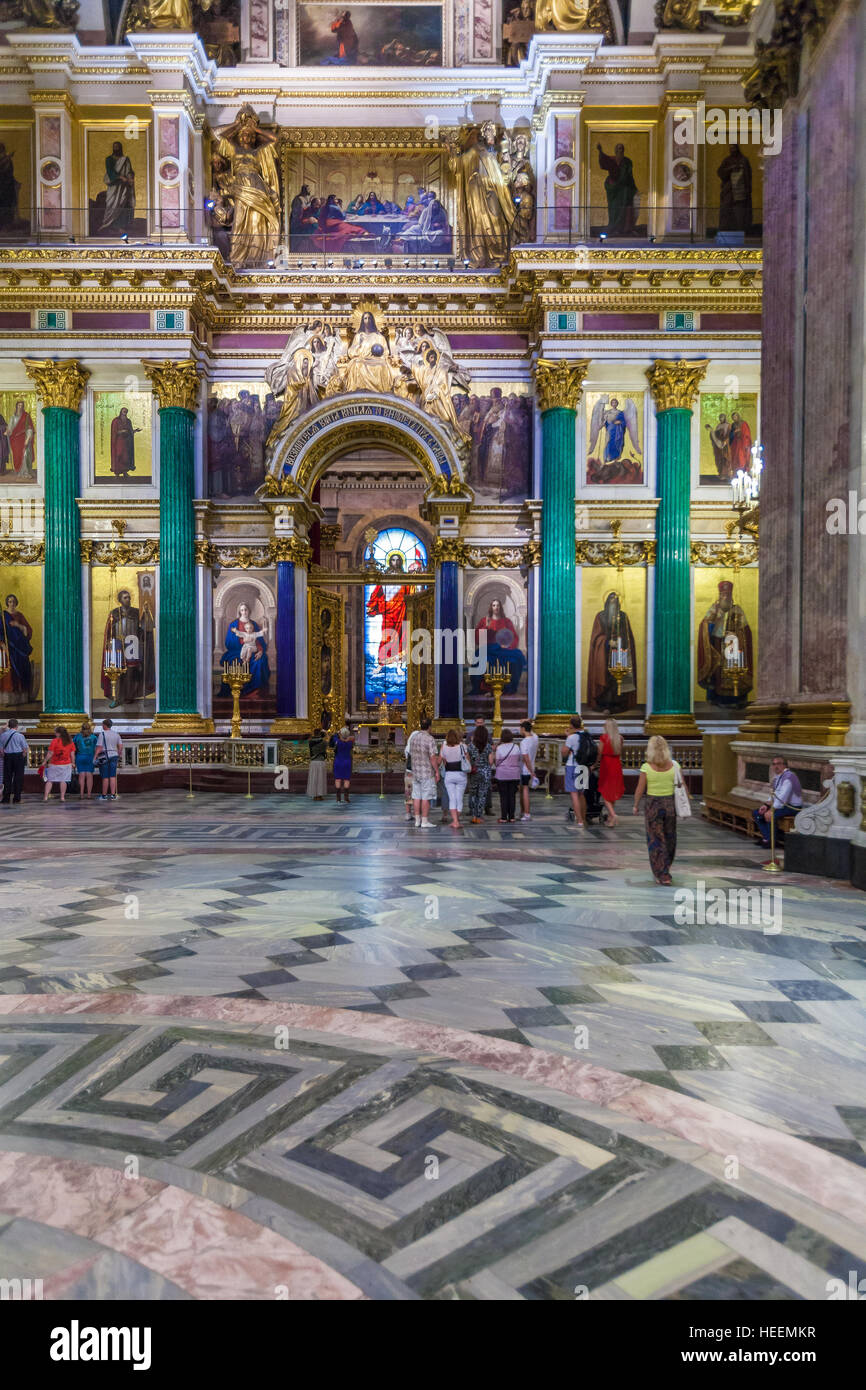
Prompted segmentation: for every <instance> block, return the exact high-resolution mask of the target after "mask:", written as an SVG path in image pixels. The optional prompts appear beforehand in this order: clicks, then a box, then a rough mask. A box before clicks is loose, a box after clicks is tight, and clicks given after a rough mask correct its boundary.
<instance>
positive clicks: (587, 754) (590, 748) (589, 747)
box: [575, 729, 598, 767]
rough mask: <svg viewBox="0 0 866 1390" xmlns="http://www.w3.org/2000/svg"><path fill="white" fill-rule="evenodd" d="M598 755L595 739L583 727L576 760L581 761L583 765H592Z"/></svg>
mask: <svg viewBox="0 0 866 1390" xmlns="http://www.w3.org/2000/svg"><path fill="white" fill-rule="evenodd" d="M597 757H598V749H597V748H596V746H595V739H594V738H593V736H592V734H590V733H588V732H587V730H586V729H581V731H580V741H579V743H578V745H577V756H576V757H575V762H576V763H580V764H581V765H582V766H583V767H592V766H593V765H594V763H595V760H596V758H597Z"/></svg>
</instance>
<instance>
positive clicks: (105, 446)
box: [93, 391, 153, 483]
mask: <svg viewBox="0 0 866 1390" xmlns="http://www.w3.org/2000/svg"><path fill="white" fill-rule="evenodd" d="M152 419H153V397H152V396H151V394H150V392H149V391H94V393H93V481H94V482H95V483H152V482H153V473H152V469H153V444H152V438H151V425H152Z"/></svg>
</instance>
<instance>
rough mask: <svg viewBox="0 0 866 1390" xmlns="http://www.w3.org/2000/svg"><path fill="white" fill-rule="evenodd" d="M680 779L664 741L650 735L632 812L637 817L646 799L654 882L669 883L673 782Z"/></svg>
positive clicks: (674, 816)
mask: <svg viewBox="0 0 866 1390" xmlns="http://www.w3.org/2000/svg"><path fill="white" fill-rule="evenodd" d="M680 776H681V773H680V765H679V763H677V762H674V760H673V758H672V757H671V750H670V748H669V747H668V744H667V740H666V739H663V738H662V736H661V734H654V735H653V737H652V738H651V739H650V741H649V743H648V744H647V746H646V762H645V763H642V764H641V769H640V777H639V778H638V782H637V787H636V788H635V793H634V813H635V815H638V814H639V811H640V804H641V801H643V800H644V797H646V802H645V805H644V817H645V820H646V843H647V850H648V851H649V861H650V868H651V869H652V871H653V874H654V876H655V881H656V883H662V884H665V885H667V884H669V883H670V882H671V865H672V864H673V862H674V855H675V854H676V852H677V811H676V805H675V803H674V783H675V782H676V780H677V778H678V777H680Z"/></svg>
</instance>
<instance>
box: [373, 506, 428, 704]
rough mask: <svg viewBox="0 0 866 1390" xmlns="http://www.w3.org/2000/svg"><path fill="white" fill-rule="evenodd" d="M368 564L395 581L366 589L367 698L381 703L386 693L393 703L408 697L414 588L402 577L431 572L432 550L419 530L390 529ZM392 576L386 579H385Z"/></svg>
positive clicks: (376, 544) (376, 540)
mask: <svg viewBox="0 0 866 1390" xmlns="http://www.w3.org/2000/svg"><path fill="white" fill-rule="evenodd" d="M364 563H365V564H371V563H374V564H376V565H378V566H379V567H380V568H382V569H384V570H385V571H386V575H387V574H393V575H394V576H395V582H394V583H390V584H389V583H383V584H367V585H366V586H365V589H364V611H365V615H366V616H365V618H364V699H365V700H366V701H367V702H368V703H369V704H375V702H376V701H377V700H378V699H380V697H381V696H382V695H384V696H385V698H386V700H387V701H388V703H389V704H393V703H394V702H395V701H396V702H397V703H398V704H402V702H403V701H404V700H405V699H406V651H405V646H406V636H407V634H406V598H407V595H408V594H410V593H411V592H412V589H411V585H407V584H405V583H402V582H400V581H399V579H397V576H399V575H403V574H411V573H413V572H417V571H418V570H425V569H426V568H427V547H426V546H425V544H424V542H423V541H422V540H421V538H420V536H416V535H415V533H414V531H407V530H406V529H405V528H404V527H402V526H389V527H387V528H386V529H385V530H384V531H380V532H379V534H378V535H377V536H376V537H375V538H374V540H372V541H371V542H370V544H369V545H368V546H367V549H366V550H365V551H364ZM384 577H386V576H383V578H384Z"/></svg>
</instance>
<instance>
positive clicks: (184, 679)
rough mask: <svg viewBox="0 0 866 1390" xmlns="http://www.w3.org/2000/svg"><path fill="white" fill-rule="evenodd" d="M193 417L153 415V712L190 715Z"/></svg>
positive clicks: (170, 412) (170, 409)
mask: <svg viewBox="0 0 866 1390" xmlns="http://www.w3.org/2000/svg"><path fill="white" fill-rule="evenodd" d="M194 425H195V416H194V415H193V413H192V411H190V410H184V409H182V408H181V407H180V406H165V407H163V409H162V410H160V412H159V489H160V497H159V628H158V635H159V711H160V714H166V713H170V714H195V713H196V711H197V701H196V693H197V692H196V592H195V515H194V512H193V505H192V503H193V492H194V483H195V466H194V457H193V429H194Z"/></svg>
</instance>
